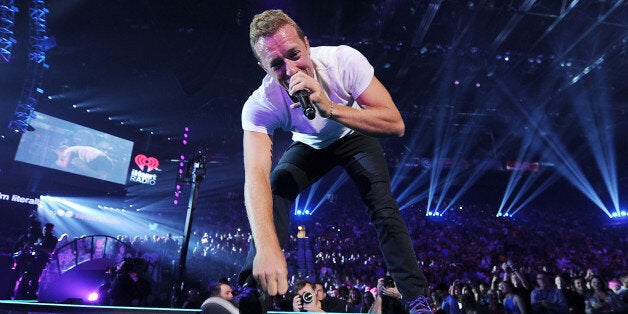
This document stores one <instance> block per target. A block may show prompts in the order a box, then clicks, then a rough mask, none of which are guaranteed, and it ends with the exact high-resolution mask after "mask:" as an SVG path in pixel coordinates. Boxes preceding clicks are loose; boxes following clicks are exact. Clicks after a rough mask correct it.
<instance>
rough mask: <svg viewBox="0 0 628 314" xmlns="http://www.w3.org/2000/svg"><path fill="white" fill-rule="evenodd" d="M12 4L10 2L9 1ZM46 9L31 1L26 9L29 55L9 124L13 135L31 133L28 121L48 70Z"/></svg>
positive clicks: (37, 0) (41, 92) (35, 105)
mask: <svg viewBox="0 0 628 314" xmlns="http://www.w3.org/2000/svg"><path fill="white" fill-rule="evenodd" d="M11 2H12V1H11ZM46 14H48V9H46V7H45V4H44V1H43V0H32V1H31V2H30V5H29V8H28V15H29V17H30V19H29V21H30V22H29V45H30V48H29V53H28V64H27V66H26V77H25V78H24V84H23V85H22V93H21V95H20V100H19V101H18V104H17V107H16V108H15V113H14V114H13V120H11V121H10V122H9V129H10V130H11V131H13V132H15V133H24V132H26V131H33V130H34V128H33V127H32V126H30V120H31V119H32V118H33V117H34V114H33V111H34V110H35V108H36V107H37V103H38V99H39V95H41V94H43V92H44V90H43V89H42V88H41V83H42V78H43V72H44V70H45V69H48V65H47V64H46V49H47V48H48V46H49V38H48V37H47V36H46Z"/></svg>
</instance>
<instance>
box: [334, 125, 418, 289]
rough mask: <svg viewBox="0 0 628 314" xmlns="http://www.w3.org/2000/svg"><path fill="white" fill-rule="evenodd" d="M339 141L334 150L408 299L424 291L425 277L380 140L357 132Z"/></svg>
mask: <svg viewBox="0 0 628 314" xmlns="http://www.w3.org/2000/svg"><path fill="white" fill-rule="evenodd" d="M342 141H343V142H342V143H338V147H337V148H336V149H335V150H334V153H335V154H336V156H337V157H338V158H340V161H341V165H342V166H343V167H344V168H345V170H346V171H347V173H348V174H349V176H350V177H351V178H352V180H353V181H354V182H355V183H356V185H357V186H358V189H359V191H360V195H361V197H362V199H363V200H364V203H365V204H366V206H367V213H368V216H369V218H370V219H371V222H372V223H373V226H374V227H375V230H376V232H377V238H378V240H379V245H380V249H381V250H382V253H383V256H384V262H385V263H386V268H387V269H388V271H389V272H390V274H391V276H392V277H393V279H394V280H395V283H396V284H397V287H398V288H399V292H401V294H402V295H403V298H404V300H408V301H409V300H413V299H415V298H417V297H418V296H419V295H423V296H424V295H426V293H427V280H426V279H425V275H424V274H423V272H422V271H421V269H420V268H419V267H418V262H417V259H416V255H415V253H414V249H413V247H412V240H411V238H410V234H409V232H408V228H407V226H406V223H405V221H404V220H403V218H402V217H401V213H400V212H399V207H398V205H397V201H396V200H395V199H394V197H393V195H392V192H391V188H390V176H389V174H388V168H387V164H386V160H385V158H384V154H383V152H382V149H381V146H380V145H379V141H378V140H377V139H374V138H371V137H367V136H364V135H360V134H357V135H355V134H354V135H351V136H349V137H348V138H346V139H343V140H342ZM341 144H342V145H341ZM334 145H336V144H334ZM334 145H332V146H334Z"/></svg>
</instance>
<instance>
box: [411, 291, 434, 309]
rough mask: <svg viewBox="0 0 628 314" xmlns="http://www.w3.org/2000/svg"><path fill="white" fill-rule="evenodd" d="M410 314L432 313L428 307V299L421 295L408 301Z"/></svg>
mask: <svg viewBox="0 0 628 314" xmlns="http://www.w3.org/2000/svg"><path fill="white" fill-rule="evenodd" d="M408 308H409V311H410V312H409V313H410V314H432V313H433V312H432V310H431V309H430V300H429V299H428V298H426V297H424V296H422V295H420V296H418V297H416V299H414V300H412V301H410V302H408Z"/></svg>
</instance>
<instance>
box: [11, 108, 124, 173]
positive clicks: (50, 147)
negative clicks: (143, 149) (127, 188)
mask: <svg viewBox="0 0 628 314" xmlns="http://www.w3.org/2000/svg"><path fill="white" fill-rule="evenodd" d="M30 125H31V126H32V127H33V128H35V130H34V131H32V132H25V133H24V134H23V135H22V138H21V139H20V144H19V145H18V148H17V153H16V154H15V160H16V161H21V162H25V163H29V164H33V165H37V166H42V167H47V168H52V169H58V170H61V171H66V172H71V173H74V174H79V175H83V176H88V177H92V178H96V179H101V180H105V181H109V182H114V183H119V184H125V183H126V177H127V173H128V171H129V163H130V161H131V154H132V152H133V142H131V141H129V140H125V139H123V138H119V137H116V136H113V135H111V134H107V133H103V132H100V131H96V130H94V129H90V128H87V127H84V126H81V125H78V124H75V123H71V122H68V121H65V120H61V119H58V118H55V117H52V116H48V115H45V114H43V113H40V112H35V118H33V119H31V121H30Z"/></svg>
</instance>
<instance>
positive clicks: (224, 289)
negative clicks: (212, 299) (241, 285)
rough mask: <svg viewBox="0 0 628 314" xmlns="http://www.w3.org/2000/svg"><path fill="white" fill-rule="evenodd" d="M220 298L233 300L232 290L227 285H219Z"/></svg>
mask: <svg viewBox="0 0 628 314" xmlns="http://www.w3.org/2000/svg"><path fill="white" fill-rule="evenodd" d="M219 296H220V297H221V298H223V299H225V300H227V301H231V299H233V290H232V289H231V286H229V285H224V284H223V285H220V295H219Z"/></svg>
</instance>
